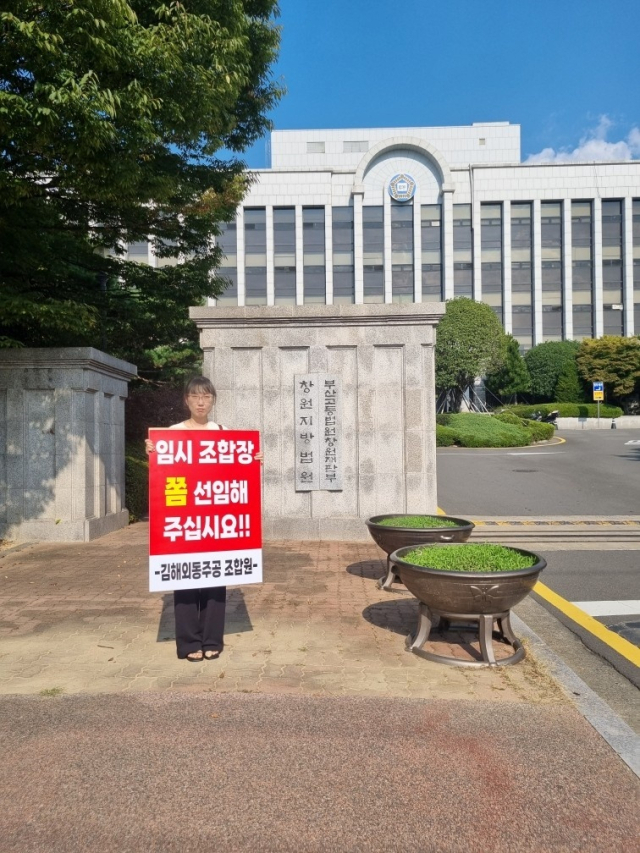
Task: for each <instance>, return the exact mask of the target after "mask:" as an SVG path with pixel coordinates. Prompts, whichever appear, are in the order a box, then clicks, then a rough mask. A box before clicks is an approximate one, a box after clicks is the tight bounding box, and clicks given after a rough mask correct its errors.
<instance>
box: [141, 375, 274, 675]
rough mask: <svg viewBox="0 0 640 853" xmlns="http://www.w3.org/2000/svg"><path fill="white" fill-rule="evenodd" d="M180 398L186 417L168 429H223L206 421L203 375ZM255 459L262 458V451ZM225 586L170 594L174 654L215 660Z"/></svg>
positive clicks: (207, 393)
mask: <svg viewBox="0 0 640 853" xmlns="http://www.w3.org/2000/svg"><path fill="white" fill-rule="evenodd" d="M184 401H185V403H186V405H187V408H188V409H189V414H190V417H189V418H188V419H187V420H186V421H182V422H181V423H179V424H174V425H173V426H171V427H169V429H224V427H223V426H220V424H217V423H215V422H214V421H210V420H209V413H210V412H211V410H212V409H213V406H214V404H215V402H216V389H215V388H214V387H213V385H212V383H211V382H210V380H209V379H207V378H206V376H194V377H193V379H190V380H189V382H188V383H187V385H186V387H185V391H184ZM145 450H146V451H147V453H154V452H155V444H154V443H153V441H151V440H149V439H147V440H146V441H145ZM255 458H256V459H259V460H260V461H262V453H257V454H256V456H255ZM226 600H227V588H226V586H215V587H205V588H204V589H177V590H175V591H174V593H173V605H174V611H175V623H176V645H177V649H178V657H179V658H181V659H186V660H188V661H191V662H192V663H197V662H199V661H202V660H203V659H204V660H215V659H216V658H218V657H220V654H221V652H222V649H223V648H224V617H225V605H226Z"/></svg>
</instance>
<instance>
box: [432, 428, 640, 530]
mask: <svg viewBox="0 0 640 853" xmlns="http://www.w3.org/2000/svg"><path fill="white" fill-rule="evenodd" d="M557 435H558V436H560V437H561V438H564V439H566V443H565V444H560V445H556V446H551V447H546V446H545V447H531V448H517V447H514V448H500V449H497V450H490V449H486V450H474V449H466V448H442V449H440V450H439V451H438V504H439V506H441V507H443V509H444V510H445V511H446V512H447V513H448V514H449V515H461V516H462V517H467V518H468V517H470V516H471V517H473V516H476V517H486V516H509V515H514V516H518V515H532V516H545V515H557V516H567V515H570V516H580V515H582V516H607V515H611V516H614V515H638V514H640V444H637V445H628V444H626V442H628V441H634V440H635V441H640V430H621V429H619V430H588V431H587V430H585V431H580V430H565V431H564V432H562V431H560V432H558V433H557Z"/></svg>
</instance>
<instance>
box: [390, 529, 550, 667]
mask: <svg viewBox="0 0 640 853" xmlns="http://www.w3.org/2000/svg"><path fill="white" fill-rule="evenodd" d="M389 561H390V563H391V565H392V566H393V570H394V571H395V572H396V573H397V574H399V575H400V579H401V580H402V582H403V583H404V585H405V586H406V587H407V589H408V590H409V591H410V592H412V593H413V594H414V595H415V597H416V598H417V599H418V600H419V601H420V607H419V614H420V615H419V621H418V628H417V631H416V633H415V635H414V636H413V637H412V638H410V642H409V646H408V647H409V649H410V651H412V652H416V653H420V654H421V655H423V656H424V657H427V658H429V659H430V660H436V661H439V662H443V663H453V664H456V665H462V666H483V665H486V664H489V665H492V666H497V665H504V664H510V663H516V661H519V660H521V659H522V658H523V657H524V649H523V647H522V644H521V643H520V641H519V640H518V638H517V637H516V636H515V635H514V633H513V630H512V629H511V623H510V618H509V617H510V611H511V608H512V607H515V605H516V604H518V603H519V602H520V601H522V599H523V598H525V596H526V595H527V594H528V593H529V592H530V591H531V589H533V587H534V585H535V583H536V581H537V580H538V576H539V574H540V572H541V571H542V570H543V569H544V567H545V566H546V565H547V564H546V562H545V560H543V559H542V557H539V556H538V555H537V554H534V553H533V552H531V551H523V550H521V549H520V548H507V547H505V546H503V545H491V544H485V543H477V544H476V543H463V544H452V545H430V546H429V547H423V546H418V547H416V546H415V545H409V546H406V547H403V548H399V549H398V550H396V551H394V552H393V553H392V554H391V555H390V557H389ZM436 618H439V619H440V623H441V626H442V627H447V626H448V625H449V624H450V623H451V622H461V621H462V622H468V621H474V622H477V623H478V629H479V634H480V649H481V653H482V660H479V661H473V662H471V661H469V662H468V661H464V662H461V661H460V660H458V659H456V658H450V657H445V656H443V655H435V654H431V653H428V652H425V651H422V646H423V645H424V643H425V642H426V640H427V638H428V636H429V632H430V630H431V626H432V624H433V622H434V620H435V619H436ZM494 622H497V623H498V637H499V639H500V640H501V641H502V642H506V643H508V644H509V645H511V646H512V647H513V649H514V654H512V655H510V656H509V657H505V658H502V659H500V660H496V657H495V653H494V648H493V625H494Z"/></svg>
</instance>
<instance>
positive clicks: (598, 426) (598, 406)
mask: <svg viewBox="0 0 640 853" xmlns="http://www.w3.org/2000/svg"><path fill="white" fill-rule="evenodd" d="M598 429H600V400H598Z"/></svg>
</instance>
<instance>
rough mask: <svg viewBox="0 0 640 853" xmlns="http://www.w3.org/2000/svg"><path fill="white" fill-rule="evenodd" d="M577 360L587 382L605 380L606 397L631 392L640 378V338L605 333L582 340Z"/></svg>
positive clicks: (615, 397)
mask: <svg viewBox="0 0 640 853" xmlns="http://www.w3.org/2000/svg"><path fill="white" fill-rule="evenodd" d="M576 362H577V365H578V370H579V372H580V375H581V376H582V377H583V379H585V380H586V381H587V382H593V381H598V380H599V381H601V382H604V388H605V394H606V395H607V399H610V398H613V399H620V398H621V397H626V396H628V395H629V394H632V393H633V391H634V389H635V387H636V383H637V382H638V380H639V379H640V338H637V337H635V338H623V337H618V336H617V335H604V337H602V338H598V339H597V340H591V339H586V340H584V341H583V342H582V344H581V346H580V350H579V352H578V355H577V358H576Z"/></svg>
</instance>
